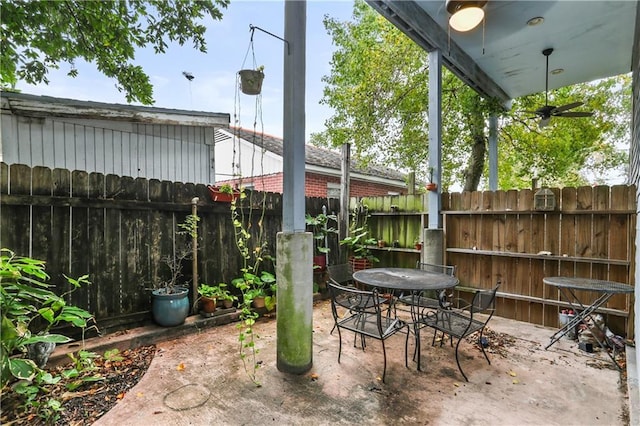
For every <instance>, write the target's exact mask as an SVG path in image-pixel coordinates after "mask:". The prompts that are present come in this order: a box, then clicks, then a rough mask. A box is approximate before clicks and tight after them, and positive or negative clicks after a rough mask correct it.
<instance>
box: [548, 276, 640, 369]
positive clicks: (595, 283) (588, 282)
mask: <svg viewBox="0 0 640 426" xmlns="http://www.w3.org/2000/svg"><path fill="white" fill-rule="evenodd" d="M542 282H543V283H545V284H546V285H550V286H554V287H557V288H558V290H559V291H560V293H561V294H562V295H563V296H564V298H565V299H566V300H565V301H566V302H567V303H568V304H569V305H570V306H571V308H572V309H573V310H574V311H575V312H576V315H575V316H574V317H573V318H572V319H571V320H569V322H567V324H565V325H564V327H562V328H561V329H560V330H558V331H556V332H555V333H554V334H553V336H551V338H550V339H551V341H550V342H549V344H548V345H547V346H545V349H548V348H549V347H550V346H551V345H553V344H554V343H556V342H557V341H558V340H560V338H562V336H564V335H565V334H567V333H568V332H569V331H570V330H572V329H574V328H575V327H576V326H577V325H578V324H580V323H581V322H582V321H584V320H585V319H586V318H591V320H592V321H593V318H592V316H591V315H592V314H593V313H594V312H595V311H596V310H597V309H598V308H600V307H601V306H603V305H604V304H605V303H607V301H608V300H609V299H610V298H611V296H613V295H614V294H626V293H633V287H632V286H630V285H628V284H623V283H619V282H616V281H607V280H597V279H591V278H577V277H545V278H543V279H542ZM576 291H591V292H597V293H600V295H599V296H598V298H597V299H596V300H595V301H593V302H592V303H591V304H590V305H585V304H584V303H582V301H580V298H579V297H578V296H577V294H576ZM594 324H595V322H594ZM603 331H604V330H603ZM593 337H594V338H595V339H596V341H597V342H598V344H599V345H600V347H601V348H602V349H604V351H605V352H606V353H607V355H609V358H611V360H612V361H613V363H614V364H615V365H616V367H617V368H618V369H621V367H620V365H618V363H617V361H616V360H615V357H614V356H613V355H612V354H611V353H609V351H608V350H607V347H606V342H603V341H600V339H598V337H597V336H596V335H595V334H594V335H593Z"/></svg>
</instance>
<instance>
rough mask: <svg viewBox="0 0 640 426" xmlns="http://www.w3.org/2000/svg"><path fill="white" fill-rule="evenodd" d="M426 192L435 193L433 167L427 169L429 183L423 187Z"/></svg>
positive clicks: (436, 187)
mask: <svg viewBox="0 0 640 426" xmlns="http://www.w3.org/2000/svg"><path fill="white" fill-rule="evenodd" d="M425 188H426V189H427V191H435V190H436V189H438V185H437V184H436V183H435V182H434V181H433V167H429V182H427V184H426V185H425Z"/></svg>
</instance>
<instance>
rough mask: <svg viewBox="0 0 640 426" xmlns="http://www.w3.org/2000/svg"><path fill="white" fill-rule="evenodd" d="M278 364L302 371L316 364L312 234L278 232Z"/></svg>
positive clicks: (284, 369)
mask: <svg viewBox="0 0 640 426" xmlns="http://www.w3.org/2000/svg"><path fill="white" fill-rule="evenodd" d="M276 238H277V245H276V247H277V251H276V259H277V260H278V261H277V263H276V277H277V283H278V293H277V301H278V303H277V342H278V343H277V365H278V370H280V371H283V372H285V373H293V374H303V373H306V372H307V371H309V369H311V367H312V365H313V258H312V253H313V251H312V249H313V234H312V233H311V232H296V233H291V232H279V233H278V235H277V237H276Z"/></svg>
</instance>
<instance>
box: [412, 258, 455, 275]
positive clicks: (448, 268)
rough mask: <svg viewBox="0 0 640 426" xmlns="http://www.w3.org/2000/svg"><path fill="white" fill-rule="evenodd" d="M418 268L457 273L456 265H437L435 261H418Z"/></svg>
mask: <svg viewBox="0 0 640 426" xmlns="http://www.w3.org/2000/svg"><path fill="white" fill-rule="evenodd" d="M416 269H422V270H423V271H431V272H439V273H442V274H447V275H451V276H452V277H453V276H454V275H455V274H456V267H455V266H449V265H436V264H434V263H423V262H420V261H419V260H418V261H417V262H416Z"/></svg>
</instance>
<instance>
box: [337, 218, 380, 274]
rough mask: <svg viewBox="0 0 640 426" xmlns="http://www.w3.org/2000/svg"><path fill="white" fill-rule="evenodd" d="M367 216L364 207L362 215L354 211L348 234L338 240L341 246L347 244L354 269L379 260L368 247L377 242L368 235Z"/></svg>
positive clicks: (367, 266) (363, 267)
mask: <svg viewBox="0 0 640 426" xmlns="http://www.w3.org/2000/svg"><path fill="white" fill-rule="evenodd" d="M360 216H362V220H361V222H360V223H359V218H360ZM368 216H369V214H368V212H367V210H366V209H364V214H363V215H359V214H358V211H356V212H354V214H353V220H352V222H351V224H350V227H349V235H348V236H347V237H346V238H345V239H343V240H341V241H340V245H341V246H347V247H348V248H349V251H350V253H351V256H350V258H349V262H350V263H351V267H352V269H353V270H354V271H359V270H362V269H368V268H370V267H371V266H372V265H373V263H375V262H379V261H380V259H378V258H377V257H375V256H374V255H373V253H372V252H371V250H370V249H369V247H370V246H375V245H376V244H377V240H376V239H375V238H373V237H372V236H370V235H369V228H368V226H367V218H368ZM358 224H359V226H358Z"/></svg>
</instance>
